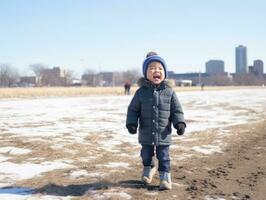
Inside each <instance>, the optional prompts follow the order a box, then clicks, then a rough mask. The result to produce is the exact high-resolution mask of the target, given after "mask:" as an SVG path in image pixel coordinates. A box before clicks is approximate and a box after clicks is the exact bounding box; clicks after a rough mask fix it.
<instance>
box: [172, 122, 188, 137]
mask: <svg viewBox="0 0 266 200" xmlns="http://www.w3.org/2000/svg"><path fill="white" fill-rule="evenodd" d="M174 127H175V128H176V132H177V134H178V135H183V134H184V133H185V129H186V125H185V123H183V122H180V123H177V124H176V125H175V126H174Z"/></svg>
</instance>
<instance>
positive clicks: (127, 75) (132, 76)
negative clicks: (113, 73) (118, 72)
mask: <svg viewBox="0 0 266 200" xmlns="http://www.w3.org/2000/svg"><path fill="white" fill-rule="evenodd" d="M123 75H124V82H125V81H130V82H131V83H133V84H134V83H137V82H138V79H139V78H140V76H141V75H140V73H139V71H138V70H136V69H133V70H128V71H126V72H124V74H123Z"/></svg>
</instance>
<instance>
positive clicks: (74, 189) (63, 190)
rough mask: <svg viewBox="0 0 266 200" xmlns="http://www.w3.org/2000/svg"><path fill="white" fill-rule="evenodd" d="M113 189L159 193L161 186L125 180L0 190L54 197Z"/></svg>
mask: <svg viewBox="0 0 266 200" xmlns="http://www.w3.org/2000/svg"><path fill="white" fill-rule="evenodd" d="M111 188H132V189H141V188H142V189H147V190H149V191H158V190H159V186H156V185H145V184H143V182H141V181H139V180H125V181H119V182H118V183H112V182H108V181H100V182H94V183H89V184H77V185H74V184H73V185H66V186H64V185H57V184H53V183H50V184H47V185H45V186H43V187H41V188H36V189H34V188H26V190H25V188H23V187H16V186H14V187H5V188H0V193H5V194H17V195H30V194H43V195H54V196H83V195H86V194H88V193H89V192H90V191H97V190H98V191H100V190H108V189H111ZM1 191H2V192H1Z"/></svg>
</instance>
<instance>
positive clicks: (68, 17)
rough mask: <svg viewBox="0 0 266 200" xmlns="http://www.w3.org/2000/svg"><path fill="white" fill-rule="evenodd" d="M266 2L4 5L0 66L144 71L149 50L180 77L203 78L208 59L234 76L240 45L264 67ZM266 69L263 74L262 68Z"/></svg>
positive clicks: (94, 0) (111, 0)
mask: <svg viewBox="0 0 266 200" xmlns="http://www.w3.org/2000/svg"><path fill="white" fill-rule="evenodd" d="M265 8H266V1H264V0H223V1H220V0H183V1H180V0H134V1H125V0H42V1H41V0H39V1H36V0H24V1H22V0H1V1H0V26H1V29H0V38H1V39H0V63H5V64H10V65H12V66H13V67H15V68H17V69H18V70H19V71H20V72H21V73H28V72H29V65H30V64H34V63H42V64H45V65H47V66H48V67H54V66H61V67H62V68H65V69H69V70H73V71H75V72H76V74H81V73H83V72H84V71H86V70H91V71H95V72H99V71H124V70H131V69H133V70H135V69H137V70H139V71H141V66H142V62H143V60H144V58H145V55H146V53H147V52H148V51H156V52H158V53H159V54H160V55H161V56H162V57H163V58H164V59H165V60H166V63H167V65H168V70H172V71H175V72H176V73H185V72H205V63H206V62H207V61H208V60H210V59H221V60H223V61H224V62H225V71H228V72H235V47H237V46H238V45H244V46H246V47H247V55H248V65H252V63H253V60H255V59H261V60H263V61H264V62H266V52H265V50H266V49H265V48H266V37H265V35H266V12H265ZM264 71H265V70H264Z"/></svg>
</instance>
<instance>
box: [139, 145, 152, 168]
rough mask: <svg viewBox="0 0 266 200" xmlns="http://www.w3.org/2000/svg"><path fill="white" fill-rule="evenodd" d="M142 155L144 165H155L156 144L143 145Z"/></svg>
mask: <svg viewBox="0 0 266 200" xmlns="http://www.w3.org/2000/svg"><path fill="white" fill-rule="evenodd" d="M140 155H141V158H142V163H143V166H144V167H151V168H153V167H154V162H153V159H152V158H153V156H154V146H151V145H142V148H141V153H140Z"/></svg>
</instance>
